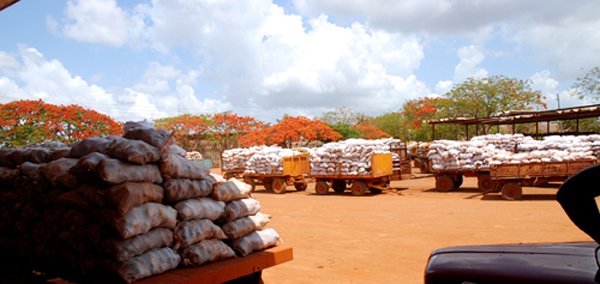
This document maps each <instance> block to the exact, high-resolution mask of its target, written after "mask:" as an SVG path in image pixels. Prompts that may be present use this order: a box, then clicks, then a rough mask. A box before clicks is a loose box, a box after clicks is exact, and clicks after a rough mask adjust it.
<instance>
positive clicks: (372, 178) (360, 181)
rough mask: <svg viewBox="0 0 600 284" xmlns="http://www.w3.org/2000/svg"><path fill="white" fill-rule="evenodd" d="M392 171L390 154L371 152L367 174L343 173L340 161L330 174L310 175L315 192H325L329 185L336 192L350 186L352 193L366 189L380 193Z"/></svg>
mask: <svg viewBox="0 0 600 284" xmlns="http://www.w3.org/2000/svg"><path fill="white" fill-rule="evenodd" d="M392 174H393V171H392V154H391V153H382V154H373V155H372V157H371V173H370V174H368V175H344V174H342V163H339V162H338V163H337V169H336V170H335V171H333V172H332V173H331V174H324V175H323V174H319V175H312V178H314V179H315V181H316V184H315V192H316V193H317V194H319V195H322V194H327V193H328V192H329V187H331V188H333V190H334V191H335V192H336V193H343V192H344V191H345V190H346V189H347V186H348V185H349V186H350V190H351V192H352V195H364V194H365V193H366V191H367V189H368V190H370V191H371V192H373V193H381V191H382V190H385V189H387V188H388V186H389V184H390V176H391V175H392Z"/></svg>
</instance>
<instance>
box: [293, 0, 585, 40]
mask: <svg viewBox="0 0 600 284" xmlns="http://www.w3.org/2000/svg"><path fill="white" fill-rule="evenodd" d="M293 3H294V6H295V8H296V10H298V11H300V13H302V14H303V15H307V16H312V17H314V16H316V15H319V14H321V13H325V14H328V15H332V16H336V17H338V18H348V19H351V18H356V17H359V18H363V19H365V20H367V21H368V22H369V23H371V24H372V25H374V26H376V27H380V28H384V29H386V30H390V31H400V32H408V33H414V32H427V33H456V32H469V31H475V30H477V29H479V27H482V26H487V25H491V24H496V23H498V22H506V21H509V22H517V23H524V22H537V23H552V22H554V21H555V20H556V19H557V18H560V17H562V16H564V15H567V14H569V13H570V12H573V11H576V10H577V9H578V8H577V6H579V5H584V4H586V3H589V1H584V0H578V1H572V2H569V3H565V2H564V1H560V0H549V1H544V4H543V5H540V3H539V2H538V1H535V0H488V1H470V0H455V1H450V0H405V1H387V0H373V1H368V2H366V1H361V0H346V1H340V0H294V1H293Z"/></svg>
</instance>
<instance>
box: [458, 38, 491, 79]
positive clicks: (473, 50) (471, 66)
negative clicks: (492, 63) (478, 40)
mask: <svg viewBox="0 0 600 284" xmlns="http://www.w3.org/2000/svg"><path fill="white" fill-rule="evenodd" d="M458 57H459V59H460V62H458V64H457V65H456V67H454V82H457V83H460V82H462V81H464V80H465V79H468V78H471V77H473V78H483V77H487V75H488V72H487V71H486V70H485V69H484V68H482V67H479V65H480V64H481V63H482V62H483V59H484V58H485V55H484V54H483V52H481V51H480V50H479V48H478V47H476V46H474V45H470V46H464V47H461V48H459V49H458Z"/></svg>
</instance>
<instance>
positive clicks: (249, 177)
mask: <svg viewBox="0 0 600 284" xmlns="http://www.w3.org/2000/svg"><path fill="white" fill-rule="evenodd" d="M282 163H283V171H282V172H278V171H277V169H276V168H274V169H272V170H271V172H270V173H260V174H254V173H246V172H244V170H242V169H238V170H236V171H233V172H232V171H227V172H225V174H224V176H225V177H240V178H241V179H243V180H244V182H245V183H247V184H249V185H251V186H252V190H254V188H255V187H256V185H262V186H264V187H265V189H266V190H267V191H273V192H275V193H278V194H282V193H285V192H286V187H287V186H288V185H290V186H292V185H293V186H294V188H296V190H298V191H304V190H306V188H307V185H306V178H307V177H308V175H309V174H310V164H309V162H308V157H306V156H293V157H283V161H282Z"/></svg>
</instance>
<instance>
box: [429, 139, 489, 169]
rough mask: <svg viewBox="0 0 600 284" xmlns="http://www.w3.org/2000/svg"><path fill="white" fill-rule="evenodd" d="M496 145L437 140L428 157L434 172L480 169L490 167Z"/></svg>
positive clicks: (431, 146)
mask: <svg viewBox="0 0 600 284" xmlns="http://www.w3.org/2000/svg"><path fill="white" fill-rule="evenodd" d="M495 151H496V148H495V146H494V145H485V144H483V143H473V142H465V141H453V140H435V141H433V143H431V145H430V146H429V152H428V153H427V157H428V158H429V160H430V161H431V164H432V168H433V169H434V170H458V169H478V168H483V167H486V166H488V167H489V159H490V157H491V153H492V152H495Z"/></svg>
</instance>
